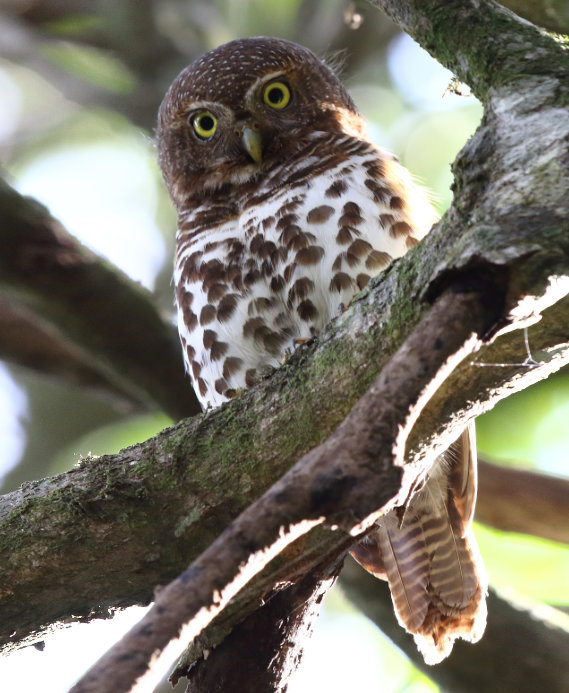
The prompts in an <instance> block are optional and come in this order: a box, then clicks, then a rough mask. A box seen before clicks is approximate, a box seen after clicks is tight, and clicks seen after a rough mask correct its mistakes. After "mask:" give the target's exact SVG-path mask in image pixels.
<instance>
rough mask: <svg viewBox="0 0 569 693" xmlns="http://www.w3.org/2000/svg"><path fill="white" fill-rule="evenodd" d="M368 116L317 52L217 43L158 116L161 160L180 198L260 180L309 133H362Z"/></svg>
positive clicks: (177, 84)
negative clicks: (357, 106) (356, 104)
mask: <svg viewBox="0 0 569 693" xmlns="http://www.w3.org/2000/svg"><path fill="white" fill-rule="evenodd" d="M364 127H365V126H364V124H363V120H362V118H361V117H360V115H359V114H358V112H357V110H356V107H355V106H354V103H353V101H352V100H351V98H350V96H349V95H348V93H347V91H346V90H345V88H344V87H343V85H342V83H341V82H340V80H339V79H338V77H337V76H336V75H335V73H334V72H333V71H332V70H331V69H330V68H329V67H328V66H327V65H326V63H324V62H323V61H322V60H320V59H319V58H318V57H317V56H316V55H314V53H312V51H310V50H308V49H307V48H304V47H302V46H299V45H297V44H295V43H291V42H290V41H284V40H282V39H275V38H267V37H257V38H247V39H238V40H236V41H231V42H230V43H226V44H224V45H223V46H219V48H216V49H214V50H212V51H210V52H209V53H206V54H205V55H203V56H202V57H201V58H199V59H198V60H196V61H195V62H193V63H192V64H191V65H189V66H188V67H186V68H185V69H184V70H182V72H181V73H180V74H179V75H178V76H177V77H176V79H175V80H174V82H173V84H172V85H171V87H170V89H169V90H168V92H167V94H166V96H165V97H164V100H163V102H162V105H161V106H160V111H159V114H158V128H157V142H158V152H159V160H160V166H161V168H162V173H163V175H164V179H165V181H166V185H167V186H168V189H169V191H170V195H171V196H172V199H173V201H174V203H175V204H176V205H177V206H178V207H180V206H182V204H183V201H184V198H185V197H186V196H187V195H188V194H196V193H198V194H199V192H200V191H207V190H214V189H218V188H220V187H221V186H222V185H224V184H230V185H231V184H239V183H244V182H247V181H251V180H252V179H255V178H257V177H258V176H259V175H262V174H263V172H266V171H268V170H270V169H271V168H273V167H274V166H275V165H278V164H279V163H282V162H285V161H286V160H287V159H288V158H289V157H290V156H291V155H292V154H293V153H295V152H298V151H299V150H300V149H303V148H304V147H306V146H307V143H308V141H309V138H310V135H311V134H312V133H314V132H316V131H320V132H338V133H341V132H348V133H350V134H352V135H361V134H363V130H364Z"/></svg>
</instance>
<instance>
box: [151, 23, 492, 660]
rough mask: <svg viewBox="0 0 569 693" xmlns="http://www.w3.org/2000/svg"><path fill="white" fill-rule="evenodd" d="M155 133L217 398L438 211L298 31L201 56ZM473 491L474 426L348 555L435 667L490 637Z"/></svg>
mask: <svg viewBox="0 0 569 693" xmlns="http://www.w3.org/2000/svg"><path fill="white" fill-rule="evenodd" d="M157 142H158V151H159V160H160V166H161V169H162V173H163V176H164V180H165V182H166V185H167V187H168V191H169V193H170V196H171V198H172V201H173V203H174V205H175V207H176V209H177V212H178V233H177V237H176V238H177V247H176V259H175V271H174V279H175V285H176V303H177V308H178V329H179V333H180V339H181V342H182V347H183V354H184V360H185V364H186V368H187V370H188V372H189V373H190V375H191V377H192V380H193V384H194V388H195V390H196V393H197V395H198V397H199V398H200V401H201V402H202V405H203V406H204V407H208V406H217V405H219V404H221V403H222V402H225V401H226V400H227V399H229V398H231V397H232V396H233V395H234V394H235V393H236V392H237V391H239V390H240V389H242V388H245V387H250V386H252V385H254V384H255V383H256V382H258V380H259V379H260V378H261V377H262V375H263V374H264V373H265V372H266V371H267V370H268V369H271V368H273V367H278V366H279V365H280V364H281V363H282V361H283V357H284V356H285V355H286V354H288V353H290V350H291V349H293V348H295V346H297V345H299V344H302V343H303V342H305V341H306V340H308V339H310V338H311V337H313V336H314V335H317V334H318V333H319V332H321V331H322V330H323V329H324V327H325V325H326V324H327V323H328V322H329V321H330V319H331V318H333V317H334V316H336V315H338V313H339V312H340V311H342V310H343V308H344V307H345V306H347V305H348V304H349V302H350V301H351V299H352V297H353V296H354V295H355V294H356V293H357V292H358V291H360V290H361V289H362V288H363V287H364V286H365V285H366V284H367V282H368V281H369V279H370V278H371V277H373V276H375V275H377V274H379V273H380V272H381V271H382V270H383V269H384V268H385V267H386V266H387V265H388V264H389V263H390V262H391V261H392V260H393V258H397V257H400V256H401V255H403V254H404V253H405V252H406V251H407V249H408V248H410V247H412V246H413V245H415V244H416V243H417V242H418V240H420V239H421V238H422V237H423V236H424V235H425V234H426V233H427V232H428V231H429V229H430V227H431V225H432V224H433V222H434V221H435V213H434V210H433V208H432V206H431V204H430V202H429V200H428V197H427V195H426V194H425V193H424V191H423V190H422V189H420V188H419V187H418V186H416V185H415V184H414V183H413V181H412V179H411V176H410V175H409V173H408V172H407V171H406V170H405V169H404V168H403V167H402V166H401V165H400V164H399V163H398V162H397V160H396V159H395V158H394V157H393V156H392V155H391V154H389V153H388V152H386V151H383V150H382V149H379V148H378V147H377V146H375V145H374V144H373V143H372V142H370V141H369V139H368V137H367V127H366V122H365V120H364V119H363V118H362V116H361V115H360V114H359V113H358V111H357V109H356V107H355V105H354V103H353V101H352V99H351V98H350V96H349V95H348V93H347V91H346V90H345V88H344V87H343V85H342V84H341V82H340V80H339V79H338V77H337V76H336V74H335V73H334V72H333V71H332V69H330V67H328V66H327V65H326V63H324V62H323V61H322V60H320V59H319V58H318V57H316V56H315V55H314V54H313V53H312V52H311V51H309V50H308V49H306V48H303V47H302V46H298V45H296V44H294V43H291V42H289V41H284V40H281V39H275V38H266V37H259V38H250V39H240V40H236V41H232V42H230V43H227V44H225V45H223V46H220V47H219V48H216V49H215V50H212V51H210V52H209V53H206V54H205V55H204V56H202V57H201V58H199V59H198V60H196V61H195V62H194V63H192V64H191V65H190V66H189V67H187V68H186V69H185V70H183V71H182V72H181V73H180V74H179V75H178V77H177V78H176V79H175V80H174V82H173V84H172V86H171V87H170V89H169V91H168V93H167V94H166V96H165V98H164V101H163V102H162V105H161V107H160V112H159V117H158V129H157ZM475 496H476V456H475V451H474V439H473V434H472V432H471V431H466V432H465V433H464V434H463V435H462V436H461V437H460V438H459V440H458V441H457V442H456V443H455V445H454V446H453V448H452V449H451V451H450V452H449V453H447V455H446V456H445V457H444V458H440V459H439V460H437V462H436V463H435V465H434V466H433V468H432V470H431V472H430V473H429V476H428V478H427V479H426V480H424V482H423V484H422V488H421V490H420V491H417V493H415V495H414V496H412V498H411V499H410V501H409V502H408V503H407V506H406V507H405V509H404V512H403V509H398V511H392V512H391V513H389V514H387V515H386V516H384V517H382V518H381V520H380V521H379V523H378V525H377V527H376V528H375V530H374V531H373V532H372V534H370V535H369V536H368V538H367V539H366V540H365V541H364V542H362V543H361V544H360V545H358V546H357V547H355V548H354V550H353V552H352V553H353V555H354V557H355V558H356V559H357V560H359V561H360V563H361V564H362V565H363V566H364V567H366V568H367V569H368V570H370V572H372V573H373V574H375V575H377V576H378V577H382V578H384V579H387V580H388V581H389V584H390V587H391V593H392V597H393V602H394V606H395V611H396V614H397V617H398V619H399V621H400V623H401V624H402V625H403V626H404V627H405V628H407V630H408V631H409V632H411V633H413V634H414V636H415V640H416V641H417V644H418V646H419V648H420V649H421V651H422V652H423V654H424V656H425V659H426V661H428V662H436V661H439V660H440V659H442V658H443V657H445V656H446V655H448V654H449V652H450V650H451V649H452V645H453V642H454V639H455V638H456V637H462V638H465V639H467V640H472V641H476V640H478V639H479V638H480V637H481V635H482V632H483V630H484V626H485V621H486V610H485V609H486V606H485V593H486V581H485V577H484V569H483V566H482V564H481V561H480V559H479V557H478V551H477V548H476V543H475V540H474V537H473V534H472V530H471V519H472V513H473V509H474V503H475ZM401 518H402V519H401Z"/></svg>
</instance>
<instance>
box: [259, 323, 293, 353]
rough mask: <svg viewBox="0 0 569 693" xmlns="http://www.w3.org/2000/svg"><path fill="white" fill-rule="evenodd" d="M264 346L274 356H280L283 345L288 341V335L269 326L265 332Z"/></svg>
mask: <svg viewBox="0 0 569 693" xmlns="http://www.w3.org/2000/svg"><path fill="white" fill-rule="evenodd" d="M262 339H263V346H264V347H265V349H266V350H267V351H268V352H269V354H273V356H278V355H279V354H280V353H281V351H282V345H283V343H284V342H285V341H286V339H287V338H286V336H285V335H283V334H282V333H280V332H275V331H274V330H271V328H270V327H267V329H266V330H264V334H263V337H262Z"/></svg>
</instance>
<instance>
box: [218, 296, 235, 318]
mask: <svg viewBox="0 0 569 693" xmlns="http://www.w3.org/2000/svg"><path fill="white" fill-rule="evenodd" d="M238 301H239V294H227V296H224V297H223V298H222V299H221V301H220V302H219V305H218V306H217V319H218V320H219V322H225V321H226V320H229V318H230V317H231V316H232V315H233V313H234V312H235V309H236V308H237V302H238Z"/></svg>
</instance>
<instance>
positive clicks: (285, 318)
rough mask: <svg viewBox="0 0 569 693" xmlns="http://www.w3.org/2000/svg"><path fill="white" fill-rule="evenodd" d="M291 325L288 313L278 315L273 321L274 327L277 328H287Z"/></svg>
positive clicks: (283, 312)
mask: <svg viewBox="0 0 569 693" xmlns="http://www.w3.org/2000/svg"><path fill="white" fill-rule="evenodd" d="M289 323H290V316H289V314H288V313H285V311H282V312H281V313H279V314H278V315H277V317H276V318H275V319H274V320H273V325H274V326H275V327H286V326H287V325H288V324H289Z"/></svg>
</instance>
